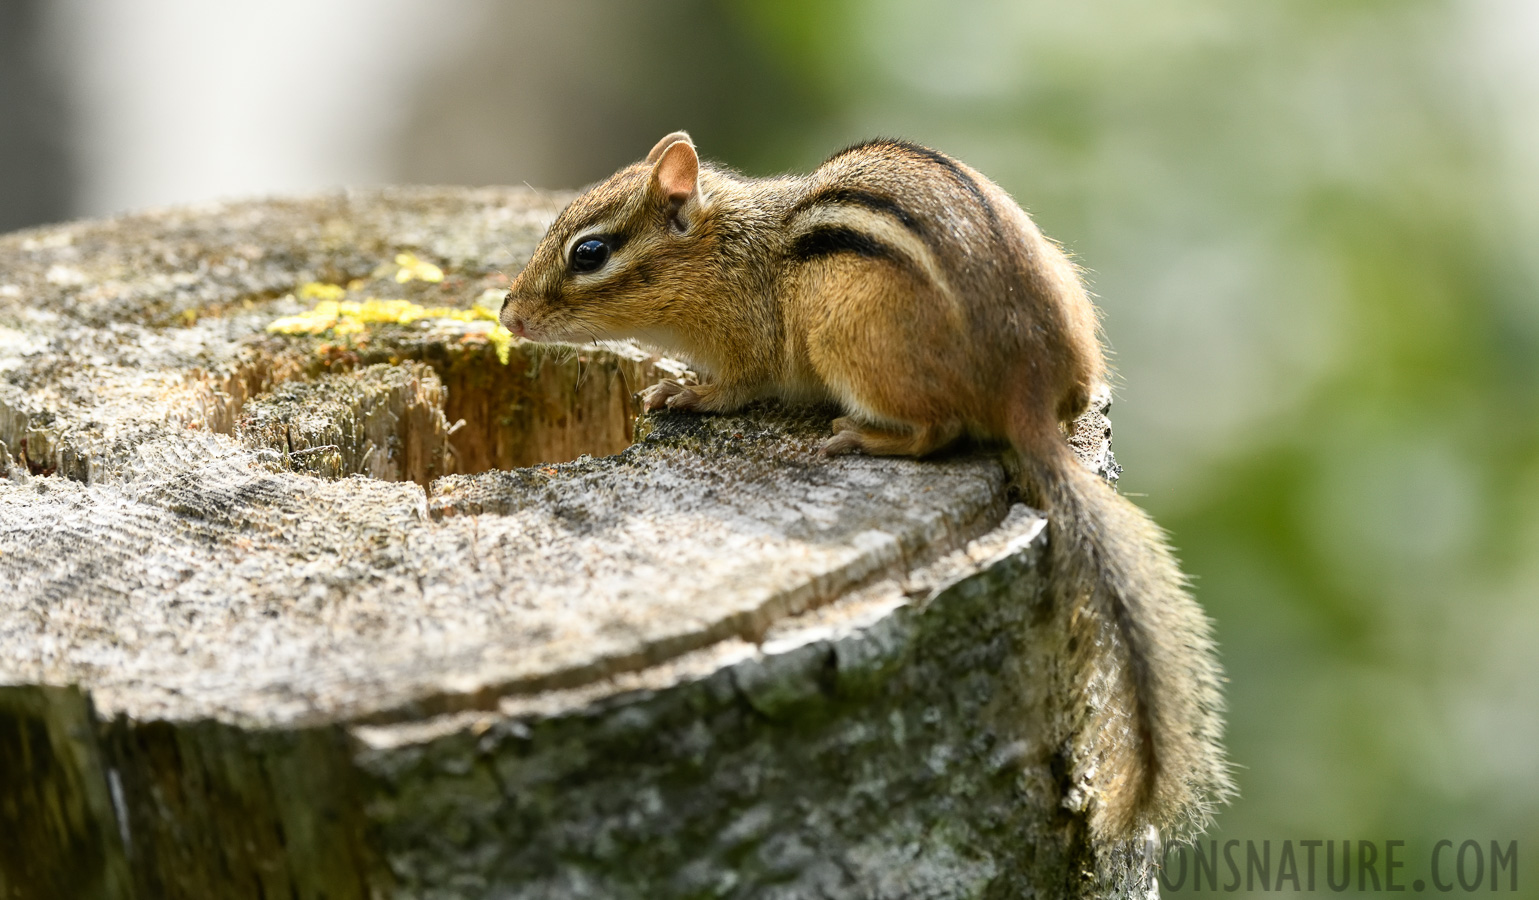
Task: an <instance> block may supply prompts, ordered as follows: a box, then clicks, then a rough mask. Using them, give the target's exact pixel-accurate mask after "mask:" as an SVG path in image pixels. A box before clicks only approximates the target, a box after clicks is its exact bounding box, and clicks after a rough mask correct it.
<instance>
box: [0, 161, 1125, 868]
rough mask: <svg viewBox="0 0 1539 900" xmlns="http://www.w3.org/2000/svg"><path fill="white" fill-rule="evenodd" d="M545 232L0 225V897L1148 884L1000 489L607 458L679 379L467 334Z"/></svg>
mask: <svg viewBox="0 0 1539 900" xmlns="http://www.w3.org/2000/svg"><path fill="white" fill-rule="evenodd" d="M558 199H559V198H558ZM555 205H556V204H555V203H553V202H552V201H551V199H550V198H543V197H539V196H536V195H535V194H533V193H532V192H527V191H516V190H451V189H412V190H406V189H391V190H383V191H374V192H362V193H350V194H342V195H335V196H327V197H320V198H313V199H308V200H273V201H263V202H258V203H247V204H227V205H220V206H212V207H206V208H200V209H188V210H168V211H162V212H155V213H150V214H146V215H143V216H137V217H129V218H124V219H118V220H110V221H105V222H88V223H74V224H68V225H63V226H58V227H54V228H49V229H42V230H36V231H32V232H24V233H21V234H17V235H11V236H7V237H3V238H0V471H3V472H4V473H5V477H4V478H0V584H3V585H5V588H4V590H3V592H0V684H3V685H7V686H6V687H3V688H0V828H4V831H5V833H6V834H7V835H11V836H14V840H8V841H6V842H4V847H3V849H0V897H13V896H14V897H27V896H97V897H204V896H223V897H242V896H253V897H258V896H260V897H271V896H297V897H323V896H324V897H331V898H337V897H368V896H405V897H410V896H429V895H431V896H435V897H438V896H443V897H447V896H488V895H495V896H505V897H552V896H570V897H606V898H609V897H647V898H652V897H673V896H678V897H704V896H722V897H776V896H784V897H793V896H794V897H817V896H828V897H889V896H890V897H907V896H934V897H1009V896H1025V895H1035V896H1046V897H1051V896H1083V895H1088V894H1102V895H1121V894H1132V893H1141V892H1143V891H1144V890H1146V889H1147V887H1148V881H1147V876H1148V860H1147V858H1146V855H1145V854H1146V851H1145V850H1144V848H1141V847H1094V846H1091V845H1090V843H1089V842H1088V838H1087V833H1086V830H1085V824H1084V818H1083V816H1082V814H1081V812H1080V809H1081V808H1082V807H1083V803H1084V799H1083V794H1082V791H1081V790H1080V788H1079V786H1078V785H1075V784H1074V783H1072V780H1071V779H1070V778H1069V777H1068V775H1067V774H1066V773H1065V771H1064V770H1065V766H1064V765H1063V764H1062V762H1061V760H1060V756H1059V754H1060V748H1061V747H1062V746H1063V744H1064V741H1065V738H1066V737H1067V735H1066V734H1065V733H1064V725H1063V719H1064V716H1063V712H1064V711H1063V710H1061V709H1060V708H1059V705H1058V702H1057V699H1056V698H1058V697H1059V696H1061V694H1060V692H1059V691H1058V690H1057V685H1058V675H1057V672H1056V669H1055V661H1056V660H1057V658H1058V655H1059V654H1058V651H1059V644H1060V642H1061V640H1062V637H1063V634H1064V631H1063V625H1064V623H1062V622H1060V621H1059V620H1058V614H1057V611H1056V610H1054V609H1052V608H1050V607H1049V606H1048V605H1047V604H1045V602H1044V601H1043V596H1044V595H1043V592H1042V589H1041V587H1042V578H1043V573H1041V572H1040V568H1041V559H1042V555H1041V553H1040V549H1041V541H1042V527H1041V526H1042V522H1041V520H1040V518H1038V517H1036V516H1035V515H1034V514H1032V513H1031V512H1030V511H1029V510H1026V509H1025V508H1023V507H1019V506H1015V507H1012V506H1011V504H1010V501H1009V496H1008V484H1007V478H1006V476H1005V474H1004V472H1003V470H1002V468H1001V466H1000V464H999V462H998V461H997V460H996V459H994V458H993V457H992V456H990V455H988V454H985V453H970V454H969V453H964V454H958V455H954V456H952V457H949V458H946V459H942V460H935V461H927V462H915V461H911V460H878V459H870V458H862V457H855V458H841V459H834V460H825V459H820V458H818V457H817V456H816V455H815V453H814V452H813V451H814V450H815V448H816V446H817V443H818V441H819V440H820V439H821V437H822V435H823V433H824V432H825V431H826V429H827V425H828V418H829V417H828V414H827V411H821V410H799V411H797V410H782V409H778V408H773V407H763V408H758V409H755V410H752V411H750V412H748V413H747V414H745V415H741V416H731V417H695V416H678V415H663V416H657V417H653V418H651V419H648V420H645V421H644V424H645V425H646V431H645V432H644V433H643V434H640V435H638V434H637V433H636V430H635V420H634V418H633V416H634V412H635V408H634V403H633V401H632V399H631V395H632V393H633V392H634V391H635V390H637V389H639V388H640V387H642V386H644V385H645V384H646V383H647V382H649V381H650V380H652V379H654V378H656V377H658V376H659V375H660V374H662V373H665V372H666V373H668V374H678V372H679V367H678V366H677V364H675V363H672V362H670V361H667V360H658V359H654V358H652V357H649V356H647V355H646V354H645V353H643V352H641V351H639V350H637V349H636V348H633V347H629V346H624V345H616V346H604V347H598V346H590V347H582V348H566V349H560V350H556V351H552V350H550V349H548V348H540V347H536V346H534V345H527V344H522V343H520V342H517V341H514V340H511V339H510V338H508V336H507V335H506V333H505V332H498V331H496V330H495V329H494V328H493V326H492V323H491V322H490V321H487V317H486V314H484V313H478V312H475V311H474V309H473V305H474V304H475V303H476V301H478V300H481V301H482V302H495V298H496V295H497V291H498V290H499V288H500V287H501V286H502V285H504V284H505V283H506V277H505V274H504V273H505V272H506V271H508V270H509V269H510V268H511V267H512V266H514V265H516V264H517V263H518V262H519V261H520V260H521V259H522V257H523V256H524V255H526V254H527V253H528V251H529V248H530V247H531V246H532V243H533V241H534V240H535V239H536V238H537V237H538V235H539V232H540V230H541V228H542V227H543V225H544V223H545V221H547V220H548V217H549V216H550V215H551V214H552V212H553V211H554V207H555ZM367 298H375V301H376V302H373V303H370V302H366V299H367ZM385 301H389V302H385ZM396 301H401V302H396ZM325 303H332V304H334V305H333V306H329V307H328V306H324V305H319V306H318V304H325ZM348 303H357V304H360V305H358V306H356V307H347V306H343V305H335V304H348ZM311 307H316V308H317V309H318V310H320V311H321V312H320V318H319V319H317V318H316V316H315V315H311V316H310V317H309V318H299V319H294V318H292V317H294V316H296V315H300V316H303V315H305V314H306V313H307V311H309V310H310V309H311ZM328 310H330V312H327V311H328ZM349 310H351V311H349ZM333 313H334V315H333ZM327 315H330V316H331V318H326V316H327ZM284 317H291V318H288V319H284ZM371 317H372V318H371ZM275 322H276V323H277V326H278V331H276V332H274V331H272V330H270V329H269V326H272V325H274V323H275ZM316 322H320V323H321V324H319V325H316V324H315V323H316ZM285 323H288V324H285ZM295 323H298V324H295ZM307 323H308V324H307ZM312 326H313V327H312ZM327 326H329V327H327ZM1104 429H1105V422H1104V419H1097V420H1095V421H1094V422H1090V423H1086V424H1085V425H1084V427H1083V428H1082V429H1081V437H1082V438H1083V439H1084V441H1085V442H1086V444H1085V451H1086V452H1087V453H1088V454H1090V455H1092V456H1096V457H1099V458H1100V459H1101V461H1102V462H1103V463H1104V464H1105V465H1111V463H1110V459H1109V456H1108V455H1107V454H1106V437H1107V436H1108V435H1107V434H1106V433H1104ZM585 454H589V455H585ZM518 466H524V467H525V468H516V467H518ZM455 473H457V474H455ZM1047 575H1048V576H1049V577H1050V573H1047ZM81 859H89V860H90V861H91V863H90V864H89V865H83V864H80V863H79V862H78V861H79V860H81ZM1092 872H1099V873H1100V877H1099V879H1096V878H1093V877H1092V876H1091V874H1090V873H1092Z"/></svg>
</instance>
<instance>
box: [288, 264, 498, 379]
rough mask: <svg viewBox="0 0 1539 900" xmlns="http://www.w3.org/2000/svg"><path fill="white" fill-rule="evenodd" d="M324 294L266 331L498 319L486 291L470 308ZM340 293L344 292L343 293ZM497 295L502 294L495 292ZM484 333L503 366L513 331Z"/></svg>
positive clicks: (343, 331)
mask: <svg viewBox="0 0 1539 900" xmlns="http://www.w3.org/2000/svg"><path fill="white" fill-rule="evenodd" d="M403 255H404V254H403ZM334 287H336V286H335V285H315V284H314V283H312V284H307V285H305V286H304V287H302V288H300V289H299V294H300V295H301V296H305V295H309V296H315V295H316V293H317V291H318V290H319V289H321V288H334ZM337 291H341V288H337ZM324 293H326V294H328V295H329V296H328V297H327V299H322V300H321V301H320V302H319V303H317V304H315V308H314V309H311V310H308V311H306V312H302V313H300V314H298V315H294V316H284V317H283V318H281V319H277V320H275V321H273V322H272V323H271V324H270V325H268V326H267V330H268V331H269V332H271V333H273V334H296V335H297V334H311V335H321V334H327V333H330V334H333V335H338V336H344V335H354V334H362V333H363V332H365V331H367V330H368V328H369V326H371V325H409V324H411V323H412V322H416V321H419V320H421V319H452V320H454V321H456V322H496V321H497V311H496V310H494V309H491V308H490V307H488V306H485V305H483V303H484V302H485V300H486V295H485V294H483V295H482V297H481V298H480V299H478V300H477V301H476V303H475V305H473V306H471V307H470V308H469V309H460V308H458V307H453V306H422V305H420V304H417V303H413V302H411V301H410V300H381V299H379V298H377V297H369V298H367V299H365V300H363V301H362V302H357V301H352V300H337V299H332V297H335V296H336V294H334V293H333V292H330V291H325V292H324ZM342 293H343V295H345V292H342ZM487 293H488V294H492V293H495V292H491V291H488V292H487ZM497 296H498V297H500V296H501V295H500V294H497ZM485 335H486V339H487V341H489V342H490V343H491V345H492V346H493V347H494V348H495V349H496V351H497V358H498V359H499V360H501V361H502V363H503V364H504V365H506V364H507V362H508V353H509V349H510V348H511V347H512V344H513V335H512V333H510V332H509V331H508V330H507V329H506V328H503V327H502V326H501V325H497V326H496V327H495V328H493V329H492V330H491V331H489V332H486V333H485Z"/></svg>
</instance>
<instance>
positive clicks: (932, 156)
mask: <svg viewBox="0 0 1539 900" xmlns="http://www.w3.org/2000/svg"><path fill="white" fill-rule="evenodd" d="M878 147H891V148H892V149H894V150H901V151H903V152H904V153H908V154H910V155H912V156H917V157H919V158H920V159H923V160H926V161H928V162H932V163H934V164H935V165H937V166H940V167H941V168H943V169H945V170H946V171H947V172H949V173H950V174H951V177H952V178H954V179H956V181H957V183H959V184H961V185H962V187H963V189H965V190H966V191H967V192H968V193H969V194H972V195H973V199H974V200H976V201H978V205H979V206H981V207H983V214H984V215H985V216H986V217H988V220H989V225H990V226H992V228H993V231H994V233H995V235H996V236H998V234H999V217H998V214H997V213H995V211H994V204H992V203H990V202H989V198H988V195H987V194H985V193H984V192H983V189H982V188H980V187H979V186H978V182H976V181H974V180H973V177H972V176H971V175H969V174H967V172H966V171H964V170H963V169H962V167H961V166H959V165H957V161H956V160H954V159H952V158H951V157H949V156H947V155H946V154H944V153H941V152H940V151H939V150H931V149H930V148H929V147H926V146H924V145H922V144H916V143H914V142H912V141H903V140H898V139H896V138H876V139H875V140H870V141H863V142H862V143H859V144H854V145H851V146H849V147H846V148H844V149H843V150H840V151H839V152H838V153H835V154H834V155H833V156H830V157H829V158H828V159H827V160H826V161H825V162H824V165H827V164H828V163H829V162H832V161H833V160H836V159H838V158H839V157H841V156H845V155H847V154H850V153H854V152H856V151H858V150H865V149H868V148H878Z"/></svg>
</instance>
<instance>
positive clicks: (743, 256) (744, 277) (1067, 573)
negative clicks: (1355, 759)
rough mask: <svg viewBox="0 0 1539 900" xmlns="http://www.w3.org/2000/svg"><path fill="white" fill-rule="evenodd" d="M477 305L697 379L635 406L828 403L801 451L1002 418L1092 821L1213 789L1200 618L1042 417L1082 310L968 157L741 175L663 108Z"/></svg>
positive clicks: (1174, 812) (1132, 818) (1170, 823)
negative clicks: (1037, 524)
mask: <svg viewBox="0 0 1539 900" xmlns="http://www.w3.org/2000/svg"><path fill="white" fill-rule="evenodd" d="M500 318H501V321H502V323H503V324H504V325H505V326H506V327H507V328H508V330H509V331H511V332H512V333H513V334H515V335H518V336H520V337H523V338H526V339H529V340H533V341H589V340H602V339H614V338H631V339H635V340H638V341H640V342H641V343H643V344H645V345H650V346H651V347H653V348H655V349H657V350H658V351H660V352H663V353H666V354H669V355H673V356H678V357H680V358H682V359H684V360H686V361H688V362H689V363H691V364H692V365H693V366H694V367H695V368H696V369H697V370H698V371H699V372H701V374H702V375H703V376H705V377H707V378H709V380H708V381H707V382H706V383H704V384H700V385H694V386H685V385H682V384H680V383H678V382H675V381H662V382H660V383H658V384H656V385H653V386H652V387H650V388H648V389H647V390H645V391H644V392H642V395H641V396H642V401H643V407H644V409H645V410H646V411H648V412H651V411H655V410H660V409H665V408H666V409H669V410H680V411H683V410H688V411H694V412H705V413H724V412H730V411H732V410H735V409H738V408H739V407H741V406H743V405H744V404H745V403H748V402H749V401H751V400H754V399H757V398H761V397H779V398H783V399H787V400H790V401H793V402H794V401H832V402H833V403H836V404H837V405H838V406H840V407H841V408H842V409H843V410H844V412H845V413H846V415H844V416H842V417H840V418H838V419H835V420H834V422H833V434H832V436H831V437H830V438H829V439H828V440H827V442H826V443H825V444H823V447H822V452H823V453H824V454H838V453H848V452H852V451H862V452H864V453H870V454H879V455H896V456H914V457H921V456H925V455H927V454H930V453H933V452H935V451H937V450H940V449H942V448H944V447H946V446H948V445H950V444H952V443H953V442H955V441H957V440H958V439H959V438H962V437H963V436H970V437H972V438H974V439H977V440H982V441H998V440H1001V439H1002V440H1004V441H1008V442H1009V444H1010V445H1011V446H1012V447H1013V448H1014V450H1015V452H1016V453H1017V454H1018V456H1019V459H1020V476H1019V477H1020V479H1021V481H1022V482H1023V483H1022V484H1021V485H1020V487H1021V489H1022V491H1023V493H1024V495H1025V498H1026V500H1027V501H1028V502H1029V503H1031V504H1032V505H1033V506H1036V507H1037V508H1040V509H1043V510H1045V511H1046V513H1047V517H1048V541H1049V553H1050V559H1051V563H1052V566H1053V573H1054V577H1053V581H1054V583H1055V586H1054V587H1053V588H1052V590H1053V592H1054V599H1055V601H1056V602H1059V603H1061V604H1068V607H1067V608H1068V609H1069V610H1070V611H1071V614H1070V616H1069V620H1070V621H1072V622H1074V623H1075V625H1074V629H1075V633H1074V635H1073V637H1072V639H1071V640H1070V642H1069V644H1070V649H1069V654H1070V657H1071V659H1070V662H1069V666H1068V668H1069V670H1070V671H1071V678H1072V680H1073V682H1074V686H1073V692H1074V696H1073V697H1072V705H1071V707H1070V710H1071V713H1070V714H1071V715H1073V716H1076V717H1077V727H1076V729H1075V731H1076V735H1077V737H1076V738H1075V739H1074V744H1073V746H1072V747H1071V748H1070V750H1071V753H1072V757H1073V759H1074V761H1075V762H1074V764H1075V766H1076V768H1077V770H1078V771H1077V773H1076V774H1077V775H1079V777H1081V778H1083V779H1085V780H1087V781H1088V783H1089V785H1090V787H1091V790H1090V792H1089V793H1090V795H1091V799H1090V806H1089V810H1090V823H1091V827H1092V830H1093V832H1094V833H1095V834H1096V835H1097V836H1098V837H1100V838H1103V839H1125V838H1131V837H1138V836H1141V835H1142V833H1143V832H1144V831H1145V830H1146V829H1147V827H1148V826H1150V825H1153V826H1155V827H1157V828H1160V829H1165V830H1167V831H1173V832H1175V833H1177V834H1178V835H1182V836H1184V835H1190V834H1193V833H1195V832H1196V831H1199V830H1200V829H1201V828H1202V827H1203V826H1204V825H1205V824H1206V822H1207V819H1208V817H1209V815H1210V814H1211V811H1212V807H1213V804H1214V803H1216V802H1218V801H1220V800H1222V799H1224V798H1226V797H1227V796H1228V795H1229V794H1230V793H1231V790H1232V787H1231V783H1230V780H1229V774H1228V764H1227V763H1226V762H1225V759H1224V756H1223V750H1222V748H1221V746H1220V736H1221V731H1222V721H1221V707H1222V703H1221V697H1220V690H1219V682H1220V680H1221V676H1220V672H1219V668H1218V665H1217V663H1216V662H1215V659H1214V646H1213V641H1212V638H1211V636H1210V624H1209V622H1208V619H1207V617H1206V616H1205V615H1204V614H1203V612H1202V609H1201V608H1200V607H1199V606H1198V605H1197V603H1196V602H1195V601H1194V600H1193V599H1192V598H1191V596H1190V595H1189V594H1188V592H1187V590H1186V579H1185V577H1184V576H1183V575H1182V573H1181V571H1180V569H1179V568H1178V567H1177V564H1176V561H1175V558H1174V556H1173V555H1172V553H1171V551H1170V549H1169V547H1168V546H1167V544H1166V541H1165V538H1164V534H1163V532H1162V531H1161V530H1160V529H1159V527H1158V526H1157V525H1155V524H1154V523H1153V521H1151V520H1150V519H1149V518H1148V516H1147V515H1146V514H1145V513H1144V512H1143V511H1141V510H1140V509H1138V507H1136V506H1134V505H1133V504H1132V503H1130V502H1129V501H1127V500H1125V499H1123V498H1122V497H1121V496H1120V495H1119V494H1117V493H1116V491H1115V490H1113V489H1112V488H1111V487H1110V486H1109V485H1107V484H1106V483H1105V482H1104V481H1102V480H1101V479H1100V478H1098V477H1096V476H1095V475H1094V474H1093V473H1091V472H1090V471H1088V470H1087V469H1086V468H1085V467H1084V466H1082V465H1081V464H1080V463H1079V461H1078V460H1077V459H1076V457H1075V456H1074V454H1073V452H1072V450H1071V449H1070V447H1069V444H1068V442H1067V440H1066V437H1065V430H1064V429H1065V427H1066V426H1067V425H1068V424H1069V423H1072V422H1073V420H1074V419H1075V418H1076V417H1077V416H1078V415H1079V414H1080V413H1081V412H1083V411H1084V410H1085V409H1086V407H1087V405H1088V403H1089V400H1090V396H1091V393H1092V391H1093V390H1095V389H1096V388H1097V387H1098V386H1100V385H1101V384H1103V383H1104V380H1105V379H1106V377H1107V372H1106V363H1105V360H1104V357H1103V354H1102V349H1101V344H1100V340H1099V337H1098V333H1097V332H1098V321H1097V313H1096V310H1095V308H1094V306H1093V305H1092V304H1091V302H1090V299H1089V296H1088V295H1087V293H1086V291H1085V289H1084V287H1083V286H1082V284H1081V282H1080V278H1079V273H1078V270H1077V269H1076V267H1075V266H1074V265H1073V264H1072V263H1071V262H1070V261H1069V259H1068V258H1067V257H1066V256H1065V254H1064V253H1063V251H1062V250H1060V249H1059V247H1058V246H1057V245H1056V244H1054V243H1053V242H1052V241H1050V240H1048V239H1047V238H1046V237H1044V236H1043V235H1042V233H1041V232H1040V231H1038V229H1037V227H1036V225H1035V224H1034V223H1033V222H1032V220H1031V219H1030V218H1029V217H1028V216H1027V214H1026V213H1025V212H1024V211H1023V210H1022V209H1021V208H1020V207H1019V206H1018V205H1016V203H1015V202H1014V201H1013V200H1012V199H1011V198H1010V196H1009V195H1008V194H1006V193H1005V192H1004V191H1003V190H1002V189H1001V188H999V187H998V186H996V185H995V184H994V183H993V182H991V181H989V180H988V179H987V178H985V177H983V176H982V175H980V174H979V173H978V172H976V171H974V170H973V169H971V168H969V167H968V166H966V165H963V164H962V163H960V162H958V161H957V160H955V159H952V158H951V157H949V156H947V155H945V154H943V153H939V152H937V151H935V150H931V149H928V148H926V147H921V146H918V145H916V144H911V143H907V142H904V141H896V140H874V141H869V142H867V143H862V144H857V145H855V146H853V147H850V148H848V149H845V150H841V151H840V152H838V153H835V154H834V155H833V156H831V157H829V158H828V159H827V160H826V161H825V162H824V163H823V164H822V165H821V166H819V167H818V168H817V169H816V170H815V171H814V172H812V173H811V174H810V175H805V176H784V177H774V178H759V179H756V178H746V177H743V176H740V175H738V174H737V173H735V172H732V171H729V170H726V169H723V168H719V167H716V166H714V165H710V164H706V163H702V162H701V160H700V157H699V156H698V154H697V152H696V150H695V145H694V143H693V141H691V140H690V137H689V135H688V134H686V133H684V132H682V131H680V132H675V133H673V134H670V135H668V136H667V137H665V138H663V139H662V140H661V141H659V142H658V143H657V145H656V146H655V147H653V148H652V151H651V152H650V153H648V154H647V157H646V160H645V161H644V162H639V163H635V164H633V165H630V166H627V167H626V168H624V169H621V170H620V171H619V172H618V173H616V174H615V175H613V176H612V177H610V178H609V179H608V180H607V181H604V182H602V183H600V184H599V185H598V186H596V187H594V188H592V189H591V190H589V191H588V192H587V193H585V194H583V195H582V196H580V197H578V198H577V199H576V200H574V201H573V202H572V203H571V205H570V206H568V207H567V208H566V209H565V210H564V211H563V212H562V213H561V214H560V215H559V216H557V217H556V220H555V222H554V223H553V224H552V225H551V226H550V230H549V232H548V233H547V234H546V235H545V236H544V238H543V239H542V240H541V241H540V243H539V245H538V247H537V248H536V249H535V251H534V255H533V258H531V259H530V261H529V264H528V265H527V266H526V267H525V268H524V270H523V271H522V272H520V273H519V275H518V276H517V277H516V278H515V279H514V281H513V284H512V289H511V290H510V291H509V292H508V295H507V299H506V300H505V301H504V303H503V307H502V311H501V316H500Z"/></svg>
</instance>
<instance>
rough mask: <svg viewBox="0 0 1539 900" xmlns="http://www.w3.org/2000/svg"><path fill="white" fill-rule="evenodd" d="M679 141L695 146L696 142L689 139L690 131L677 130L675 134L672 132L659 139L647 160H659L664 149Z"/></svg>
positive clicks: (653, 161) (651, 161) (650, 161)
mask: <svg viewBox="0 0 1539 900" xmlns="http://www.w3.org/2000/svg"><path fill="white" fill-rule="evenodd" d="M679 141H683V142H684V143H686V144H688V145H690V146H691V147H693V146H695V142H694V141H692V140H690V139H689V132H687V131H675V132H674V133H673V134H670V135H668V136H667V137H665V138H663V139H662V140H660V141H658V142H657V143H656V144H655V145H654V146H653V147H652V152H651V153H648V154H647V162H649V163H655V162H657V160H658V159H659V158H660V157H662V155H663V151H664V150H667V149H668V148H669V147H670V146H672V145H673V144H677V143H678V142H679Z"/></svg>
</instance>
